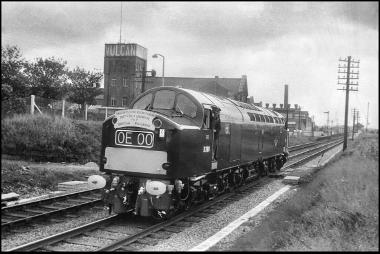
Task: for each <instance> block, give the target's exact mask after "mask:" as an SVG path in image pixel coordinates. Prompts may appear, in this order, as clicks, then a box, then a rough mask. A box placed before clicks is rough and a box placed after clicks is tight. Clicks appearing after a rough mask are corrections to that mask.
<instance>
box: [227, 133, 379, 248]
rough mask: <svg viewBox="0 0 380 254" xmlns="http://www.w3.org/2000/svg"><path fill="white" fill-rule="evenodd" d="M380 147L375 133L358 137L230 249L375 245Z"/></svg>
mask: <svg viewBox="0 0 380 254" xmlns="http://www.w3.org/2000/svg"><path fill="white" fill-rule="evenodd" d="M378 151H379V149H378V135H376V136H375V135H363V136H361V137H359V138H358V139H357V140H356V141H355V142H353V144H352V145H351V146H349V147H348V149H347V150H346V151H345V152H344V153H343V154H342V155H341V156H342V157H341V158H340V159H339V160H336V161H335V162H333V163H332V164H330V165H328V166H327V167H326V168H324V169H322V170H321V171H319V172H318V173H317V174H315V175H314V177H313V180H312V181H311V182H309V183H304V184H302V185H301V186H300V188H299V189H298V191H297V192H296V194H294V195H293V196H292V197H291V198H289V199H288V200H287V201H286V202H283V203H281V204H280V205H279V206H278V207H277V208H276V209H275V210H274V211H272V212H270V213H269V214H268V216H267V218H266V219H264V220H263V222H262V223H261V224H260V225H258V226H257V227H255V229H254V230H252V231H251V232H249V233H247V234H246V235H244V236H243V237H241V238H240V239H239V240H238V241H236V242H235V243H234V245H233V246H232V247H231V248H230V249H229V250H238V251H247V250H250V251H252V250H265V251H268V250H271V251H294V250H295V251H310V250H311V251H316V250H324V251H375V250H378V248H379V246H378V245H379V230H378V229H379V218H378V215H379V208H378V206H379V163H378V161H379V152H378ZM248 225H249V223H248ZM251 226H253V224H252V225H251Z"/></svg>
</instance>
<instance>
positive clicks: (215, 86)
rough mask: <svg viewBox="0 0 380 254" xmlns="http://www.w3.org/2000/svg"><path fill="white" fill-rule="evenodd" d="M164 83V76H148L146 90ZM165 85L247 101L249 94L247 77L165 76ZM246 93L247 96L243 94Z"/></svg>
mask: <svg viewBox="0 0 380 254" xmlns="http://www.w3.org/2000/svg"><path fill="white" fill-rule="evenodd" d="M161 85H162V77H147V78H146V82H145V90H148V89H150V88H153V87H158V86H161ZM165 86H174V87H176V86H178V87H182V88H187V89H192V90H196V91H202V92H207V93H212V94H215V95H219V96H224V97H229V98H233V99H237V100H242V99H243V101H246V99H247V98H246V97H247V95H248V89H247V77H246V76H245V75H243V76H242V77H241V78H219V77H217V76H216V77H215V78H189V77H165ZM242 94H245V98H241V95H242Z"/></svg>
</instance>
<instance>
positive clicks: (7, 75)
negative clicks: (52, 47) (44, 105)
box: [1, 45, 29, 101]
mask: <svg viewBox="0 0 380 254" xmlns="http://www.w3.org/2000/svg"><path fill="white" fill-rule="evenodd" d="M26 63H27V62H26V61H25V60H24V59H23V58H22V55H21V52H20V49H19V48H17V47H16V46H10V45H7V46H5V47H4V48H3V47H1V101H5V100H9V99H11V98H14V97H26V96H28V92H29V91H28V88H27V84H26V78H25V75H24V72H23V71H24V67H25V65H26Z"/></svg>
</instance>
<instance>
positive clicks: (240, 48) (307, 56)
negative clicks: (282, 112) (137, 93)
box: [1, 1, 379, 129]
mask: <svg viewBox="0 0 380 254" xmlns="http://www.w3.org/2000/svg"><path fill="white" fill-rule="evenodd" d="M121 10H122V18H121ZM378 22H379V4H378V2H362V1H361V2H235V1H234V2H172V1H170V2H142V1H139V2H18V1H17V2H4V1H2V2H1V35H2V36H1V44H2V46H5V45H7V44H8V45H16V46H18V47H19V48H20V49H21V52H22V54H23V56H24V58H25V59H26V60H30V61H33V60H34V59H36V58H38V57H42V58H48V57H52V56H54V57H55V58H61V59H63V60H65V61H67V64H68V67H69V68H74V67H76V66H79V67H81V68H85V69H87V70H91V71H102V70H103V65H104V44H105V43H118V42H119V40H120V34H121V42H124V43H137V44H139V45H141V46H143V47H145V48H147V49H148V70H150V69H155V70H156V71H157V75H158V76H161V75H162V60H161V58H152V57H151V56H152V55H153V54H155V53H159V54H162V55H164V56H165V76H170V77H205V78H207V77H209V78H212V77H214V76H219V77H221V78H239V77H241V76H242V75H247V80H248V95H249V96H253V97H254V100H255V102H260V101H262V102H263V103H264V104H265V103H270V104H272V103H276V104H277V105H279V104H280V103H283V101H284V85H285V84H288V85H289V103H290V104H292V107H294V104H298V105H300V106H301V108H302V110H307V111H308V112H309V115H310V116H313V117H314V120H315V122H316V124H317V125H320V126H321V125H324V124H326V122H327V114H325V113H323V112H326V111H329V112H330V113H329V119H330V124H331V121H332V124H333V125H335V124H339V125H342V124H343V123H344V107H345V92H344V91H341V90H337V89H338V88H342V87H341V86H338V85H337V76H338V63H339V61H338V59H339V58H347V56H351V57H352V58H354V59H355V60H360V64H359V66H360V69H359V72H360V76H359V86H358V88H359V91H358V92H350V95H349V96H350V97H349V121H348V123H349V124H350V125H352V114H351V111H352V110H353V109H354V108H356V109H358V110H359V112H360V113H359V114H360V122H361V123H362V124H364V125H366V122H367V106H368V103H369V114H368V122H369V126H368V127H369V128H377V129H378V127H379V117H378V115H379V95H378V93H379V27H378ZM120 30H121V33H120Z"/></svg>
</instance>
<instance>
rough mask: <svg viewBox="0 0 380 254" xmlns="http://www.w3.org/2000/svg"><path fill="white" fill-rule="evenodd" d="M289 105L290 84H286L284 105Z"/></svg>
mask: <svg viewBox="0 0 380 254" xmlns="http://www.w3.org/2000/svg"><path fill="white" fill-rule="evenodd" d="M287 105H288V85H285V93H284V106H285V108H286V106H287Z"/></svg>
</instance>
